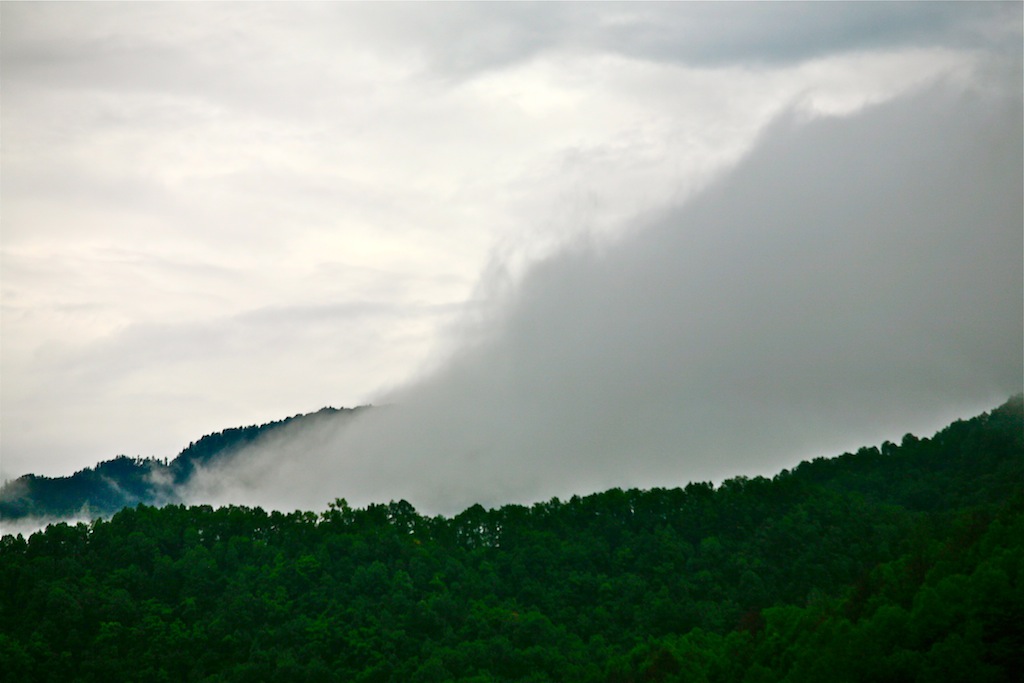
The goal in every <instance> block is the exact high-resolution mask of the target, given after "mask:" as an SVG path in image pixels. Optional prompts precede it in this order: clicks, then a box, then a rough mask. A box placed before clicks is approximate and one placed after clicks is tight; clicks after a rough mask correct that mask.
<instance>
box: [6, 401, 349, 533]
mask: <svg viewBox="0 0 1024 683" xmlns="http://www.w3.org/2000/svg"><path fill="white" fill-rule="evenodd" d="M359 410H361V408H341V409H338V408H322V409H321V410H319V411H317V412H315V413H309V414H307V415H296V416H294V417H288V418H285V419H283V420H277V421H274V422H268V423H266V424H261V425H250V426H248V427H236V428H233V429H225V430H224V431H221V432H215V433H213V434H208V435H206V436H204V437H202V438H201V439H199V440H198V441H196V442H194V443H190V444H189V445H188V446H187V447H186V448H185V449H184V450H182V451H181V453H180V454H179V455H178V456H177V457H175V458H174V459H173V460H171V461H170V462H168V461H167V459H162V460H161V459H159V458H153V457H147V458H142V457H128V456H125V455H120V456H118V457H116V458H114V459H112V460H106V461H104V462H101V463H99V464H98V465H96V466H95V467H87V468H85V469H83V470H80V471H78V472H75V473H74V474H72V475H71V476H67V477H43V476H37V475H34V474H26V475H24V476H22V477H18V478H17V479H15V480H13V481H10V482H6V483H4V485H3V488H0V523H2V522H3V520H12V521H13V520H19V519H23V518H25V517H33V518H39V519H44V520H45V519H49V520H60V519H70V518H74V517H86V518H89V519H91V518H94V517H109V516H110V515H112V514H114V513H115V512H117V511H118V510H120V509H122V508H125V507H129V506H131V507H134V506H135V505H138V504H139V503H145V504H147V505H166V504H168V503H180V502H181V496H180V488H181V487H182V486H183V485H185V484H186V483H187V482H188V479H189V477H191V476H192V474H193V473H194V472H195V471H196V469H197V468H200V467H204V466H205V467H208V466H211V465H217V464H223V463H224V462H225V461H226V460H227V459H229V458H231V457H232V456H233V455H235V454H237V453H238V452H239V451H241V449H242V448H244V447H245V446H248V445H251V444H253V443H255V442H256V441H257V440H258V439H259V438H261V437H264V436H266V435H267V434H269V433H270V432H272V431H274V430H276V429H278V428H280V427H283V426H284V425H287V424H293V425H295V424H302V423H304V422H308V421H310V420H313V419H318V418H324V417H328V418H329V417H338V418H342V419H344V418H345V417H348V416H350V415H353V414H355V413H356V412H357V411H359Z"/></svg>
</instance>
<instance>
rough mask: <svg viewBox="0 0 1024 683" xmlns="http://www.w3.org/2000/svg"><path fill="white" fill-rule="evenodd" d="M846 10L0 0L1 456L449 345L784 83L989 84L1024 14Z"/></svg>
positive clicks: (748, 116) (876, 87) (345, 382)
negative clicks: (470, 316)
mask: <svg viewBox="0 0 1024 683" xmlns="http://www.w3.org/2000/svg"><path fill="white" fill-rule="evenodd" d="M833 11H834V12H835V13H834V14H830V13H829V12H825V11H823V10H821V9H817V8H815V9H813V10H808V11H807V13H806V14H804V13H801V12H799V11H796V10H794V9H793V8H788V9H764V8H758V9H757V10H755V13H757V16H754V15H753V14H749V13H748V12H747V11H746V10H743V9H725V10H722V9H716V8H705V7H698V6H694V5H692V4H689V3H686V4H679V5H669V4H666V5H642V6H637V5H633V4H630V5H605V4H595V5H589V4H588V5H582V4H581V5H556V6H551V5H543V6H530V5H523V6H519V5H513V6H492V5H486V6H483V5H482V6H474V5H428V6H412V7H410V6H405V5H402V6H384V7H378V6H374V5H361V4H356V5H349V4H342V5H335V4H326V5H321V4H300V5H294V4H287V5H285V4H263V3H252V4H249V3H232V4H224V5H221V4H215V5H207V4H183V5H160V4H114V5H102V4H84V3H83V4H72V5H64V4H61V5H51V4H46V3H39V4H17V3H4V4H3V7H2V13H3V22H4V27H5V30H4V32H3V36H2V39H0V46H2V51H3V54H2V58H3V61H4V79H3V86H2V88H3V90H2V97H3V110H2V126H3V145H2V159H0V160H2V180H3V195H4V202H3V208H2V211H3V217H2V218H3V221H2V223H3V244H2V250H0V259H2V267H3V281H2V288H3V318H2V326H3V335H2V336H3V357H2V374H3V377H4V392H3V396H2V400H3V411H2V414H3V431H4V439H3V465H2V466H3V469H4V472H5V474H7V475H8V476H10V475H14V474H19V473H22V472H26V471H34V472H38V473H45V474H60V473H66V472H68V471H70V470H73V469H76V468H79V467H82V466H85V465H91V464H93V463H94V462H95V461H96V460H98V459H102V458H106V457H110V456H112V455H114V454H115V453H118V452H127V453H130V454H135V453H140V454H144V455H149V454H155V455H161V456H163V455H170V456H173V455H174V453H175V452H176V451H177V450H178V449H180V447H181V446H183V445H184V444H185V443H187V442H188V441H189V440H192V439H194V438H195V437H196V436H197V435H198V434H202V433H206V432H209V431H213V430H215V429H220V428H225V427H228V426H231V425H236V424H241V423H252V422H263V421H267V420H271V419H277V418H279V417H281V416H282V415H287V414H293V413H295V412H296V411H299V410H313V409H316V408H318V407H320V406H321V405H323V404H327V403H330V404H335V405H339V404H342V405H353V404H356V403H360V402H364V401H366V400H368V399H369V398H370V397H372V396H373V395H375V393H376V390H377V389H378V388H379V387H383V386H392V385H394V384H396V383H398V382H400V381H401V379H402V378H403V377H407V376H410V375H412V374H415V373H417V372H422V370H421V368H423V367H430V365H429V362H428V361H432V362H434V363H436V362H437V359H438V357H439V354H440V353H442V352H443V350H444V349H448V348H451V345H452V344H454V343H457V339H458V335H457V334H455V332H452V330H456V331H458V330H459V329H460V328H459V326H458V325H454V326H453V324H452V322H451V321H452V314H451V311H452V310H453V309H454V308H458V307H459V306H464V307H466V308H467V309H469V310H472V309H473V308H474V307H475V306H476V305H477V300H478V299H479V298H480V297H481V295H482V292H483V291H484V289H486V288H478V277H479V274H480V272H481V270H483V269H486V268H487V264H488V263H491V264H493V265H494V268H493V270H494V271H497V270H502V269H504V270H505V271H506V272H507V274H508V275H509V277H510V278H511V281H513V282H514V281H515V279H516V278H518V277H519V276H520V275H521V274H522V273H523V272H524V270H525V269H526V268H527V267H528V265H529V264H530V263H532V262H534V261H536V260H537V259H539V258H543V257H544V256H546V255H550V254H552V253H554V252H555V251H556V250H557V249H558V248H559V246H560V245H563V244H566V243H569V242H572V241H574V240H578V239H581V236H582V235H589V236H590V237H591V238H593V239H595V240H596V242H598V243H602V244H603V243H604V241H605V240H612V241H614V240H615V239H619V238H620V233H621V232H622V231H624V230H626V231H628V230H629V229H630V228H629V226H632V225H637V224H638V223H639V221H637V220H635V217H636V216H637V215H646V214H649V213H651V212H657V211H659V210H661V209H662V208H663V207H664V206H665V205H666V204H669V203H673V202H678V201H681V200H683V199H685V198H687V197H689V196H690V195H691V194H692V193H693V192H694V191H695V190H697V189H699V188H700V187H702V186H704V185H705V184H706V183H707V182H708V181H709V180H710V179H711V178H713V177H714V176H715V175H716V174H717V173H720V172H721V171H722V170H723V169H725V168H727V167H728V166H729V164H731V163H734V162H735V160H736V159H738V158H739V157H740V155H742V154H743V153H744V151H746V150H747V149H748V148H749V146H750V144H751V143H752V142H753V140H754V139H755V138H756V137H757V135H758V133H759V131H760V130H761V128H762V127H763V126H764V125H765V123H766V122H768V121H769V120H771V118H772V117H773V116H775V115H777V114H778V113H779V112H780V111H782V110H784V109H785V108H786V107H789V106H791V105H793V104H794V103H804V105H806V106H805V108H806V109H808V110H814V111H823V112H826V113H835V112H837V111H844V112H849V111H855V110H856V109H857V107H858V106H861V105H862V104H865V103H872V102H878V101H881V100H884V99H885V98H888V97H892V96H894V95H896V94H898V93H900V92H903V91H905V90H907V89H908V88H913V87H917V86H918V85H920V84H921V83H923V82H928V81H930V80H934V79H936V78H948V77H949V74H959V78H960V79H961V80H967V81H974V80H977V78H978V73H979V64H981V63H982V62H984V61H985V59H989V57H985V55H989V53H991V52H992V50H993V49H996V48H997V50H996V51H997V53H998V51H999V50H1006V49H1007V48H1006V45H1007V44H1013V41H1012V40H1009V41H1008V39H1007V36H1008V35H1010V37H1012V36H1013V35H1017V34H1019V26H1018V27H1017V29H1014V30H1011V31H1009V32H1008V29H1006V28H1004V25H1007V26H1012V25H1013V22H1012V21H1010V20H1011V19H1013V18H1014V16H1017V17H1018V18H1019V13H1020V12H1019V7H1018V8H1016V9H1013V8H1011V9H1009V10H1007V9H1006V8H1005V7H1001V6H1000V7H988V6H983V7H981V8H972V9H968V8H959V9H949V8H934V7H919V8H917V9H915V10H913V11H911V10H907V9H898V10H897V9H893V8H889V7H887V6H885V7H874V8H868V9H857V8H854V7H846V6H844V7H842V8H841V9H836V10H833ZM1014 12H1016V14H1014ZM1007 13H1008V14H1009V15H1011V16H1009V18H1008V19H1007V17H1006V16H1005V15H1007ZM762 14H764V15H765V16H761V15H762ZM766 18H767V19H770V21H769V20H766ZM780 22H781V24H783V25H785V26H786V27H787V28H786V30H785V31H782V30H781V29H779V24H780ZM1017 23H1018V24H1019V21H1018V22H1017ZM879 24H885V25H887V26H888V27H889V28H888V29H887V31H885V32H884V36H883V37H882V39H880V40H879V39H876V38H871V37H870V36H871V35H874V32H873V30H871V31H869V30H868V29H869V28H872V27H874V26H877V25H879ZM695 26H697V27H698V28H699V36H700V37H701V40H699V41H694V40H691V39H692V38H693V37H694V35H695V34H694V33H693V32H694V30H695V28H694V27H695ZM766 27H767V28H766ZM772 27H774V28H772ZM826 29H827V30H826ZM839 34H842V36H843V40H841V41H839V42H838V43H837V45H838V48H839V49H837V50H833V49H830V48H828V46H827V45H825V44H823V43H821V42H820V41H819V42H815V41H813V40H810V39H809V38H807V36H813V35H829V36H833V37H834V36H837V35H839ZM794 36H796V38H794ZM800 36H803V37H804V38H800ZM683 38H687V39H686V40H683ZM794 41H795V42H794ZM673 45H676V46H682V48H679V49H673V47H672V46H673ZM787 45H790V47H786V46H787ZM687 46H690V47H687ZM722 46H726V47H725V48H723V47H722ZM992 46H995V48H992ZM783 47H786V49H785V50H783V49H782V48H783ZM982 49H984V50H985V52H984V55H982ZM730 50H731V52H730ZM983 57H984V59H983ZM1010 61H1012V59H1011V60H1010ZM985 63H986V64H987V62H985ZM365 305H372V306H376V307H378V308H379V309H380V310H387V311H390V313H389V314H388V315H386V316H377V317H375V318H373V319H372V320H370V319H369V318H367V317H366V316H365V315H362V314H357V311H359V310H361V309H360V306H365ZM268 311H277V312H281V315H279V316H278V317H276V318H274V320H273V322H267V323H266V324H256V323H255V322H254V321H258V320H269V318H267V317H266V316H267V312H268ZM288 311H291V312H296V311H300V312H305V313H303V314H302V315H295V316H289V315H286V314H285V313H284V312H288ZM310 311H319V312H321V314H318V315H317V316H315V317H314V318H311V317H309V315H308V313H309V312H310ZM439 311H444V313H439ZM261 316H262V317H261ZM451 334H455V340H456V341H453V340H451V339H448V336H449V335H451ZM438 349H439V350H438ZM425 362H428V365H426V366H424V365H423V364H424V363H425ZM325 367H329V368H330V370H329V371H325V370H324V368H325ZM84 378H89V379H88V381H86V379H84ZM101 380H102V381H101ZM51 424H60V425H62V429H61V430H60V431H59V432H58V431H56V430H53V429H52V428H50V427H49V426H48V425H51Z"/></svg>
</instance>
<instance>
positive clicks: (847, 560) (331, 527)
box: [0, 397, 1024, 683]
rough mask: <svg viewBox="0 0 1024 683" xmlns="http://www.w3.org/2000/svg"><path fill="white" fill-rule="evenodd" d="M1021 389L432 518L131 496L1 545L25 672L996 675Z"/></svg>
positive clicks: (1001, 658)
mask: <svg viewBox="0 0 1024 683" xmlns="http://www.w3.org/2000/svg"><path fill="white" fill-rule="evenodd" d="M1022 404H1024V401H1022V398H1021V397H1017V398H1015V399H1012V400H1011V401H1010V402H1009V403H1007V404H1006V405H1004V406H1002V407H1001V408H998V409H996V410H995V411H993V412H992V413H991V414H985V415H981V416H979V417H976V418H974V419H972V420H967V421H961V422H957V423H955V424H953V425H951V426H950V427H948V428H947V429H945V430H943V431H942V432H940V433H939V434H937V435H935V437H934V438H932V439H917V438H915V437H912V436H909V435H908V436H907V437H905V438H904V439H903V441H902V443H901V444H900V445H898V446H897V445H895V444H885V445H883V447H882V448H881V449H862V450H861V451H858V452H857V453H855V454H846V455H844V456H841V457H839V458H835V459H832V460H824V459H820V460H816V461H814V462H810V463H803V464H801V465H800V466H799V467H797V468H795V469H794V470H793V471H791V472H783V473H780V474H779V475H777V476H776V477H775V478H774V479H771V480H769V479H765V478H760V477H759V478H753V479H747V478H742V477H740V478H735V479H732V480H729V481H726V482H724V483H723V484H722V485H721V486H719V487H717V488H716V487H714V486H712V485H711V484H707V483H691V484H689V485H687V486H686V487H685V488H676V489H652V490H647V491H640V490H626V491H624V490H620V489H612V490H609V491H605V492H603V493H598V494H594V495H590V496H586V497H577V496H574V497H572V498H571V499H569V500H565V501H561V500H558V499H552V500H550V501H547V502H542V503H537V504H535V505H532V506H520V505H506V506H504V507H501V508H498V509H491V510H487V509H484V508H483V507H481V506H473V507H471V508H469V509H467V510H465V511H463V512H462V513H460V514H458V515H456V516H454V517H451V518H445V517H428V516H424V515H421V514H419V513H418V512H417V511H416V510H415V509H413V507H412V506H411V505H409V504H408V503H406V502H405V501H398V502H391V503H388V504H375V505H370V506H368V507H367V508H365V509H352V508H351V507H349V506H348V505H347V503H345V501H343V500H338V501H336V502H335V503H334V504H332V505H331V506H330V507H329V509H328V510H326V511H324V512H323V513H320V514H316V513H312V512H292V513H282V512H266V511H264V510H261V509H259V508H246V507H224V508H219V509H214V508H212V507H209V506H195V507H185V506H182V505H168V506H165V507H163V508H159V509H158V508H155V507H150V506H145V505H139V506H137V507H135V508H133V509H126V510H123V511H121V512H118V513H117V514H116V515H114V516H113V517H112V518H111V519H109V520H108V521H104V520H97V521H95V522H93V523H92V524H88V525H86V524H78V525H75V526H70V525H67V524H56V525H51V526H50V527H49V528H47V529H46V531H44V532H39V533H36V534H33V535H32V536H31V537H30V538H28V539H27V540H26V539H25V538H23V537H21V536H5V537H3V539H2V541H0V670H2V671H4V672H5V677H9V678H10V680H24V681H51V680H52V681H72V680H75V681H121V680H125V681H129V680H131V681H134V680H146V681H150V680H151V681H161V680H167V681H211V682H213V681H247V680H253V681H275V680H281V681H303V680H309V681H318V682H319V681H607V682H609V683H611V682H618V683H626V682H633V681H691V680H697V681H751V682H753V681H781V680H786V681H805V680H840V681H842V680H850V681H854V680H857V681H861V680H864V681H866V680H871V681H885V680H900V681H903V680H922V681H924V680H928V681H932V680H972V681H973V680H981V681H1005V680H1010V679H1011V677H1012V676H1013V674H1014V672H1016V671H1019V670H1020V669H1021V667H1022V666H1024V660H1022V654H1021V653H1024V627H1022V623H1024V621H1022V617H1024V600H1022V598H1021V596H1022V595H1024V585H1022V572H1024V550H1022V542H1024V515H1022V511H1024V493H1022V490H1021V488H1022V487H1021V484H1022V482H1024V476H1022V474H1024V411H1022Z"/></svg>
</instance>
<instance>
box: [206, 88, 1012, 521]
mask: <svg viewBox="0 0 1024 683" xmlns="http://www.w3.org/2000/svg"><path fill="white" fill-rule="evenodd" d="M798 118H799V117H796V116H790V117H783V118H782V119H780V120H778V121H777V122H776V123H775V124H774V125H772V126H771V127H769V129H768V130H767V131H766V132H765V133H764V134H763V136H762V139H761V141H760V143H759V144H758V145H757V147H756V148H755V150H754V151H753V152H752V153H751V154H750V155H749V156H748V157H747V158H746V159H745V160H744V161H743V162H742V163H741V164H740V165H739V166H738V167H737V168H736V169H735V170H734V171H733V172H731V173H730V174H728V175H727V176H725V177H723V178H722V179H721V180H720V181H718V182H717V183H715V184H713V185H712V186H711V187H710V188H709V189H708V190H707V191H705V192H704V193H702V194H701V195H700V196H699V197H697V198H695V199H694V200H693V201H691V202H688V203H686V204H684V205H682V206H679V207H676V208H673V209H670V210H667V211H664V212H662V213H660V214H659V215H656V216H651V217H649V218H648V219H647V220H646V221H645V224H644V227H643V228H642V229H639V230H637V231H635V232H632V233H629V234H630V236H628V237H625V238H623V239H622V240H621V241H619V242H616V243H612V244H601V243H596V244H590V245H585V244H584V245H576V246H574V247H572V248H568V249H565V250H563V251H561V252H560V253H558V254H557V255H555V256H552V257H550V258H548V259H546V260H544V261H542V262H540V263H538V264H536V265H535V266H534V267H532V268H531V269H530V270H529V271H528V272H527V274H526V275H525V277H524V278H523V279H522V281H521V282H519V283H518V284H517V285H513V286H511V287H510V286H499V287H496V288H492V291H495V292H498V294H496V298H495V300H494V301H492V304H493V306H492V307H491V308H490V309H489V310H488V311H486V312H485V313H484V314H482V315H481V316H480V318H478V319H477V320H475V321H474V322H473V323H472V324H467V327H466V334H465V336H464V339H463V343H462V345H461V346H459V347H457V349H456V351H455V352H454V353H453V354H452V356H451V358H450V359H449V360H448V361H447V362H444V363H442V364H441V365H440V366H438V367H437V368H436V369H435V370H434V371H433V372H432V373H430V374H428V375H427V376H424V377H423V378H421V379H420V380H419V381H416V382H413V383H412V384H410V385H408V386H406V387H405V388H403V389H400V390H398V391H396V392H394V393H393V394H391V395H389V396H387V397H384V398H385V400H386V401H388V402H390V403H393V404H394V405H392V407H390V408H388V409H387V410H382V411H376V412H370V413H368V414H366V415H365V416H363V417H361V418H360V419H359V420H358V421H357V422H356V423H354V424H351V425H346V426H344V427H342V426H340V425H332V424H325V425H324V426H323V427H322V428H321V429H319V430H314V432H313V433H304V434H289V433H288V432H287V431H285V430H282V431H281V432H279V433H278V434H277V435H275V437H274V440H273V441H272V442H268V443H266V444H264V445H263V447H261V448H258V449H256V450H254V451H251V452H247V453H245V454H243V455H242V456H240V457H239V460H238V462H237V463H236V465H234V466H232V467H231V468H229V469H227V470H225V472H223V473H217V472H207V473H206V474H205V476H204V478H203V480H202V482H201V490H202V492H203V495H205V496H211V497H213V498H214V499H217V500H219V501H221V502H223V501H224V500H241V501H243V502H252V503H263V504H271V505H275V506H284V507H288V506H299V507H316V506H322V505H323V504H324V503H325V502H326V501H328V500H330V499H332V498H333V497H335V496H345V497H347V498H349V499H350V500H351V501H355V502H359V503H365V502H367V501H371V500H385V499H389V498H399V497H405V498H407V499H409V500H410V501H412V502H413V503H414V504H415V505H417V506H422V507H424V508H425V509H427V510H431V511H444V512H452V511H454V510H457V509H460V508H461V507H463V506H465V505H468V504H470V503H472V502H475V501H481V502H484V503H487V504H498V503H501V502H505V501H511V500H531V499H538V498H545V497H547V496H550V495H556V494H557V495H565V494H568V493H572V492H586V491H589V490H593V489H597V488H602V487H606V486H627V485H640V486H649V485H675V484H683V483H686V482H687V481H690V480H706V479H721V478H723V477H727V476H732V475H736V474H754V473H772V472H776V471H778V470H779V469H782V468H783V467H788V466H792V465H794V464H796V463H797V462H798V461H799V460H800V459H802V458H807V457H812V456H818V455H833V454H836V453H838V452H841V450H842V449H846V448H854V447H856V446H859V445H865V444H869V443H878V442H880V441H881V440H882V439H886V438H888V439H893V440H898V439H899V438H900V437H901V436H902V434H903V433H905V432H906V431H921V430H925V431H927V430H932V429H935V428H938V427H939V426H941V425H942V423H943V422H944V421H946V420H949V419H952V418H953V417H956V416H960V415H965V414H969V413H972V412H974V411H978V410H982V409H985V408H988V407H992V406H993V405H995V404H996V403H998V402H999V401H1001V400H1003V399H1005V398H1006V397H1007V396H1008V395H1009V394H1011V393H1013V392H1016V391H1019V390H1020V389H1021V385H1022V376H1024V367H1022V358H1024V341H1022V339H1024V331H1022V330H1024V319H1022V315H1024V314H1022V301H1024V290H1022V288H1024V285H1022V282H1024V272H1022V269H1024V266H1022V260H1021V254H1022V251H1024V235H1022V231H1021V225H1022V224H1024V214H1022V189H1021V188H1022V187H1024V171H1022V160H1021V154H1020V150H1021V147H1022V144H1024V140H1022V118H1024V115H1022V110H1021V102H1020V101H1019V99H1017V98H1016V97H1011V98H1005V97H998V96H994V95H992V94H991V93H990V92H989V93H985V92H976V91H971V92H965V91H961V90H957V89H945V88H934V89H931V90H929V91H927V92H923V93H918V94H915V95H913V96H908V97H902V98H900V99H898V100H895V101H893V102H890V103H888V104H884V105H879V106H876V107H874V108H871V109H868V110H866V111H864V112H862V113H860V114H858V115H855V116H850V117H845V118H823V119H817V120H813V121H809V122H808V121H803V122H801V121H798V120H797V119H798ZM487 289H488V288H487V287H482V290H487ZM236 467H237V468H240V469H236ZM222 475H226V478H221V477H222ZM241 482H244V483H241Z"/></svg>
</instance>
